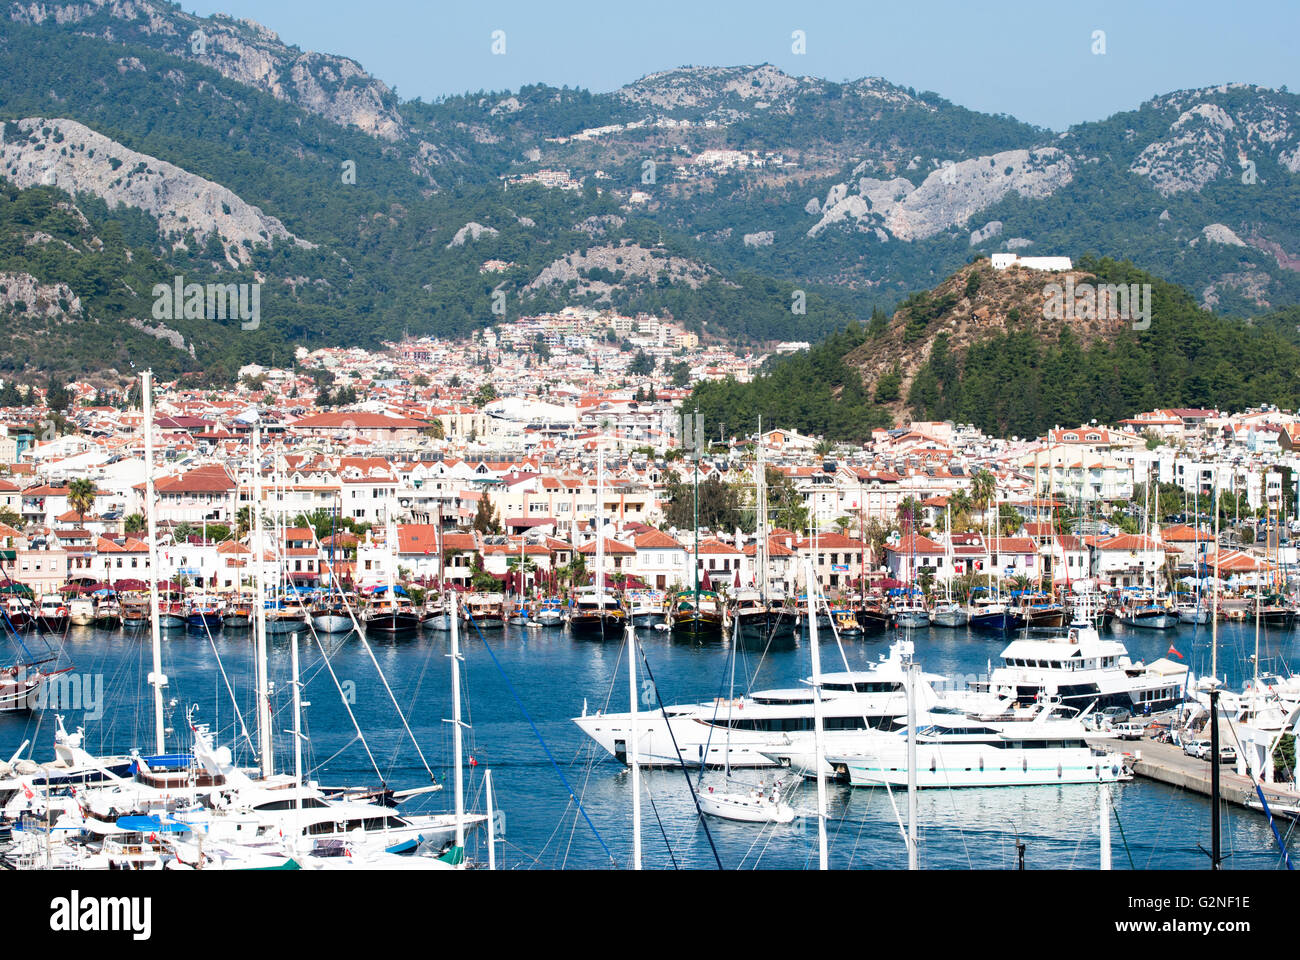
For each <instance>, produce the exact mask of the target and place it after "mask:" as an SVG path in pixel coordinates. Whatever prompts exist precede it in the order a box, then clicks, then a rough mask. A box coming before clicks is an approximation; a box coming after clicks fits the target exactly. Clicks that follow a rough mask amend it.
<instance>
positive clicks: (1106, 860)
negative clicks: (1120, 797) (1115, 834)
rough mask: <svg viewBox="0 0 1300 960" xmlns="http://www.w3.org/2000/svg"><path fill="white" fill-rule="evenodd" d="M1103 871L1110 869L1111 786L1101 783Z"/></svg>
mask: <svg viewBox="0 0 1300 960" xmlns="http://www.w3.org/2000/svg"><path fill="white" fill-rule="evenodd" d="M1100 826H1101V869H1103V870H1109V869H1110V784H1109V783H1108V782H1106V781H1105V780H1103V781H1101V824H1100Z"/></svg>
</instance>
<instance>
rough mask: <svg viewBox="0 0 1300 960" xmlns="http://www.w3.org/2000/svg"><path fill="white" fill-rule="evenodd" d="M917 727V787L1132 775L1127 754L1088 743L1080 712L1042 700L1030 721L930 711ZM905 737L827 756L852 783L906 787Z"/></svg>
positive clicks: (1086, 780)
mask: <svg viewBox="0 0 1300 960" xmlns="http://www.w3.org/2000/svg"><path fill="white" fill-rule="evenodd" d="M926 719H927V722H926V723H925V724H924V725H921V726H919V727H918V729H917V732H916V775H915V779H916V785H917V786H918V787H1010V786H1021V787H1026V786H1042V785H1047V784H1063V783H1100V782H1107V783H1113V782H1115V781H1117V780H1122V779H1127V778H1128V777H1129V776H1130V774H1129V773H1128V772H1127V771H1126V769H1125V767H1124V759H1123V756H1122V755H1121V754H1120V753H1118V752H1116V751H1112V750H1107V749H1102V748H1094V747H1090V746H1089V745H1088V743H1087V741H1086V740H1085V739H1084V738H1085V737H1087V736H1096V735H1095V734H1091V733H1089V732H1088V731H1087V730H1086V729H1085V727H1084V725H1083V722H1082V720H1081V719H1080V717H1079V715H1078V714H1077V713H1076V712H1075V711H1073V710H1070V709H1069V708H1061V707H1060V706H1059V704H1049V703H1044V704H1043V705H1042V706H1041V707H1040V708H1039V709H1038V710H1037V711H1036V712H1035V714H1034V715H1033V717H1032V719H1029V720H1025V719H1022V718H1019V717H1016V716H1014V715H1012V716H1009V717H984V716H978V715H972V714H961V713H954V714H950V715H948V716H947V717H944V716H942V715H939V714H935V713H933V712H932V713H931V714H930V715H929V716H928V717H927V718H926ZM907 753H908V743H907V735H906V732H904V735H902V736H896V737H893V738H890V739H888V740H884V741H878V742H877V744H876V745H875V747H874V749H872V750H871V751H870V752H869V753H865V754H860V755H854V756H848V757H834V756H832V757H830V758H829V762H830V764H831V766H832V767H834V768H835V769H836V771H837V773H839V774H840V775H841V776H842V777H846V778H847V779H848V782H849V783H850V784H852V785H853V786H881V785H885V784H888V785H889V786H891V787H903V788H906V787H907V783H908V760H907Z"/></svg>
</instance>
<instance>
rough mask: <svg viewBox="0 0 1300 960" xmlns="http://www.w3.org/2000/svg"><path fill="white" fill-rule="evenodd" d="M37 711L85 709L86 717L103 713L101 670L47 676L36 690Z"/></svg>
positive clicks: (97, 717)
mask: <svg viewBox="0 0 1300 960" xmlns="http://www.w3.org/2000/svg"><path fill="white" fill-rule="evenodd" d="M36 709H38V710H82V711H85V719H86V720H99V719H101V718H102V717H103V716H104V675H103V674H102V673H80V674H78V673H60V674H56V675H54V676H52V677H47V678H46V680H45V682H44V683H42V684H41V685H40V686H39V687H38V688H37V689H36Z"/></svg>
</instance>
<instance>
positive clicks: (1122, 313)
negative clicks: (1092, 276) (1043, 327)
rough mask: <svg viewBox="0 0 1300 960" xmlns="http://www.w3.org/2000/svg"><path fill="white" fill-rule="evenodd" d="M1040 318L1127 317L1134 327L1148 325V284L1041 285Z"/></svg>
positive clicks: (1069, 280) (1070, 282)
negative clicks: (1041, 310)
mask: <svg viewBox="0 0 1300 960" xmlns="http://www.w3.org/2000/svg"><path fill="white" fill-rule="evenodd" d="M1043 319H1044V320H1131V321H1133V329H1134V330H1147V329H1150V327H1151V284H1149V283H1140V284H1139V283H1129V284H1124V283H1099V284H1091V283H1080V284H1076V283H1075V282H1074V278H1073V277H1066V278H1065V283H1064V285H1062V284H1059V283H1049V284H1047V286H1045V287H1043Z"/></svg>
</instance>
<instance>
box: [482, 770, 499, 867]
mask: <svg viewBox="0 0 1300 960" xmlns="http://www.w3.org/2000/svg"><path fill="white" fill-rule="evenodd" d="M483 793H484V795H485V798H486V801H487V835H488V869H489V870H495V869H496V868H497V834H496V824H495V823H494V822H493V821H494V820H496V811H495V810H494V809H493V808H492V771H491V770H484V771H483Z"/></svg>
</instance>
